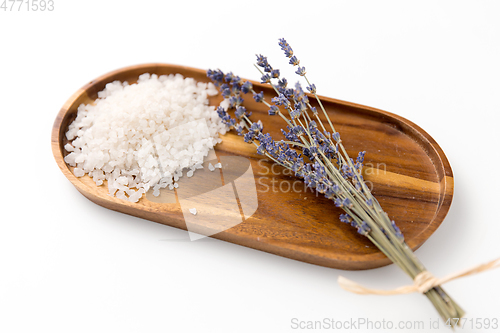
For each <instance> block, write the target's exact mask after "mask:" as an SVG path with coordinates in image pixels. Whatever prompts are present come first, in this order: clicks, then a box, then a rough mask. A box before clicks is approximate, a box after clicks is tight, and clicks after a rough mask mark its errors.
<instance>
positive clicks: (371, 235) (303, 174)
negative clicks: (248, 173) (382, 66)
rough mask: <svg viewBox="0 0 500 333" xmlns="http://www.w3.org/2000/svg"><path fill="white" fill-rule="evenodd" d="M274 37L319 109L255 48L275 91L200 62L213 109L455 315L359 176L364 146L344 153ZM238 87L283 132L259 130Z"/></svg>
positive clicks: (446, 314)
mask: <svg viewBox="0 0 500 333" xmlns="http://www.w3.org/2000/svg"><path fill="white" fill-rule="evenodd" d="M279 45H280V46H281V49H282V50H283V51H284V52H285V55H286V57H288V58H289V63H290V64H291V65H292V66H296V67H297V69H296V72H295V73H296V74H297V75H299V76H300V77H302V78H303V79H304V80H305V82H306V83H307V87H306V89H307V90H308V91H309V92H310V93H311V94H312V96H314V98H315V99H316V101H317V104H318V106H319V109H320V110H319V111H318V110H317V108H316V107H313V106H312V105H311V104H310V101H309V97H308V95H306V93H305V92H304V90H303V89H302V86H301V84H300V83H297V84H296V85H295V87H294V88H291V87H289V86H288V82H287V80H286V79H285V78H283V77H281V76H280V71H279V70H278V69H275V68H273V67H272V66H271V65H270V64H269V62H268V60H267V58H266V57H265V56H262V55H257V64H256V68H257V69H258V70H259V71H260V72H261V75H262V77H261V82H262V83H267V84H269V85H271V87H272V88H273V89H274V90H275V92H276V97H274V98H272V99H271V101H270V102H269V101H266V100H265V98H264V94H263V92H260V93H257V92H256V91H255V90H254V89H253V86H252V84H251V82H249V81H245V82H243V81H242V80H241V79H240V78H239V77H238V76H236V75H234V74H232V73H227V74H224V73H223V72H222V71H221V70H219V69H218V70H208V72H207V76H208V77H209V78H210V79H212V81H213V82H214V84H215V85H216V86H217V87H218V88H219V90H220V91H221V93H222V96H223V97H224V101H223V102H222V103H221V106H219V107H218V109H217V112H218V114H219V117H220V118H221V119H222V120H223V122H224V123H225V124H227V125H228V126H229V127H230V128H233V129H234V130H236V131H237V132H238V134H239V135H241V136H243V139H244V141H245V142H247V143H249V144H253V145H254V146H255V147H256V150H257V152H258V153H259V154H262V155H265V156H266V157H267V158H269V159H270V160H272V161H274V162H275V163H277V164H279V165H281V166H282V167H284V168H287V169H290V170H292V171H293V172H294V173H295V176H297V177H299V178H302V179H303V180H304V182H305V184H306V186H307V187H310V188H312V189H315V190H316V191H317V192H319V193H322V194H324V196H325V197H326V198H328V199H331V200H332V201H333V203H334V204H335V205H336V206H337V207H339V208H341V209H343V210H344V212H345V213H344V214H341V215H340V221H341V222H343V223H348V224H350V225H351V226H353V227H354V228H356V229H357V231H358V232H359V233H360V234H362V235H364V236H365V237H367V238H368V239H369V240H370V241H371V242H372V243H373V244H374V245H375V246H377V248H378V249H380V251H382V252H383V253H384V254H385V255H386V256H387V257H388V258H389V259H390V260H392V261H393V262H394V263H395V264H396V265H398V266H399V267H400V268H401V269H402V270H403V271H404V272H405V273H406V274H408V275H409V276H410V277H411V278H412V280H414V283H416V284H417V289H416V290H418V291H420V292H421V293H424V294H425V295H426V296H427V298H428V299H429V300H430V301H431V302H432V304H433V305H434V307H435V308H436V310H437V311H438V312H439V315H440V316H441V318H443V320H444V321H447V320H449V318H462V317H463V315H464V311H463V310H462V309H461V308H460V307H459V306H458V305H457V304H456V303H455V302H454V301H453V299H451V298H450V297H449V296H448V294H447V293H446V292H445V291H444V290H443V289H442V288H441V286H439V285H436V286H434V285H433V284H432V283H428V282H429V280H430V279H431V278H432V275H431V274H430V273H429V272H428V271H427V270H426V269H425V267H424V266H423V265H422V263H421V262H420V261H419V260H418V259H417V257H416V256H415V254H414V253H413V251H412V250H411V249H410V247H408V245H407V244H406V243H405V240H404V235H403V234H402V233H401V231H400V230H399V228H398V226H397V225H396V224H395V222H394V221H392V220H391V219H390V218H389V216H388V215H387V213H385V212H384V211H383V209H382V207H381V206H380V204H379V202H378V201H377V199H376V198H375V197H374V196H373V195H372V193H371V191H370V189H369V188H368V186H367V184H366V183H365V181H364V179H363V176H362V168H363V161H364V156H365V152H364V151H362V152H360V153H359V154H358V156H357V157H356V160H354V159H352V158H351V157H349V155H348V154H347V152H346V150H345V148H344V145H343V144H342V140H341V138H340V134H339V133H338V132H337V131H336V130H335V127H334V126H333V124H332V122H331V120H330V118H329V117H328V114H327V112H326V110H325V108H324V107H323V105H322V103H321V100H320V99H319V98H318V95H317V94H316V86H315V85H314V84H311V83H310V82H309V80H308V78H307V75H306V69H305V67H303V66H300V61H299V59H298V58H297V57H296V56H295V55H294V53H293V50H292V48H291V47H290V45H289V44H288V43H287V42H286V40H285V39H280V40H279ZM245 94H252V95H253V98H254V99H255V100H256V101H257V102H261V103H264V104H265V105H266V106H267V107H268V108H269V115H271V116H278V117H280V118H282V120H283V122H284V125H285V126H286V129H282V133H283V135H284V136H285V138H286V140H279V141H276V140H274V139H273V138H272V137H271V135H270V134H269V133H264V132H263V124H262V122H261V121H260V120H259V121H257V122H254V121H252V120H251V119H250V116H251V112H250V111H249V110H247V109H246V108H245V107H244V106H243V102H244V98H243V96H244V95H245ZM230 109H233V110H234V117H232V116H231V115H230V114H229V112H228V111H229V110H230ZM319 112H322V113H323V115H324V116H325V118H326V122H327V124H325V123H324V122H323V121H322V120H321V119H320V117H319Z"/></svg>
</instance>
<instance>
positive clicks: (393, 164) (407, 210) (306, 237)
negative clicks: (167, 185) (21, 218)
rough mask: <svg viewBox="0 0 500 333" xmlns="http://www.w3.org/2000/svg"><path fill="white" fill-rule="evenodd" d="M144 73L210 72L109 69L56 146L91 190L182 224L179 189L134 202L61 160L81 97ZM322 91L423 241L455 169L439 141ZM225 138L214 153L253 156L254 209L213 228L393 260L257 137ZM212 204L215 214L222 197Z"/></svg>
mask: <svg viewBox="0 0 500 333" xmlns="http://www.w3.org/2000/svg"><path fill="white" fill-rule="evenodd" d="M143 73H151V74H153V73H155V74H158V75H162V74H171V73H180V74H182V75H184V76H185V77H192V78H194V79H195V80H197V81H202V82H209V80H208V79H207V77H206V74H205V73H206V72H205V70H200V69H194V68H189V67H183V66H176V65H169V64H144V65H138V66H131V67H127V68H123V69H120V70H117V71H114V72H111V73H108V74H106V75H103V76H101V77H99V78H97V79H96V80H94V81H91V82H90V83H88V84H87V85H85V86H84V87H83V88H81V89H80V90H78V91H77V92H76V93H75V94H74V95H73V96H72V97H71V98H70V99H69V100H68V101H67V102H66V103H65V104H64V106H63V107H62V109H61V111H60V112H59V114H58V115H57V118H56V120H55V122H54V126H53V130H52V151H53V154H54V157H55V160H56V162H57V164H58V166H59V168H60V169H61V171H62V172H63V173H64V175H65V176H66V177H67V178H68V179H69V180H70V181H71V183H73V185H74V186H75V187H76V188H77V189H78V191H80V192H81V193H82V194H83V195H84V196H85V197H87V198H88V199H89V200H91V201H93V202H95V203H97V204H98V205H101V206H103V207H106V208H109V209H112V210H115V211H118V212H122V213H125V214H130V215H134V216H137V217H141V218H144V219H147V220H151V221H154V222H158V223H162V224H165V225H169V226H173V227H176V228H181V229H185V230H186V222H185V219H184V214H183V208H182V207H181V205H180V200H182V199H181V198H180V197H179V193H178V192H179V191H175V192H174V191H172V192H171V193H172V194H171V196H172V198H170V202H169V200H168V199H165V200H163V201H158V200H155V199H154V198H152V196H151V195H148V194H147V195H146V196H145V197H143V198H142V199H141V200H140V201H139V202H138V203H130V202H127V201H124V200H120V199H117V198H115V197H111V196H109V195H108V191H107V186H100V187H98V186H96V185H95V183H94V182H93V181H92V179H91V178H89V177H88V176H85V177H81V178H77V177H75V176H74V175H73V173H72V171H71V167H69V166H68V165H66V163H65V162H64V160H63V158H64V156H65V155H66V154H67V153H66V152H65V150H64V149H63V146H64V144H66V143H67V142H68V141H67V140H66V137H65V133H66V131H67V128H68V125H69V124H70V123H71V122H72V121H73V119H74V118H75V117H76V112H77V108H78V106H79V105H80V104H81V103H91V102H92V101H94V100H95V99H96V98H97V93H98V92H99V91H101V90H102V89H104V87H105V85H106V83H108V82H112V81H114V80H120V81H128V82H129V83H133V82H135V81H136V80H137V78H138V76H139V75H141V74H143ZM252 83H253V84H254V89H255V90H256V91H261V90H262V91H264V94H265V96H266V99H267V98H269V99H270V98H271V97H273V96H274V93H273V91H271V89H270V88H268V87H267V86H265V85H261V84H260V83H257V82H253V81H252ZM249 97H250V96H249ZM321 100H322V102H323V104H324V106H325V108H326V109H327V111H328V114H329V116H330V118H331V119H332V121H333V123H334V125H335V126H336V129H337V131H338V132H340V134H341V137H342V140H343V142H344V145H345V147H346V149H347V150H348V153H349V155H351V156H354V157H355V156H356V155H357V153H358V151H360V150H366V152H367V153H366V157H365V165H366V167H365V169H364V176H365V179H366V180H367V181H368V182H369V184H370V186H373V194H374V195H375V197H376V198H377V199H378V200H379V201H380V204H381V205H382V207H383V208H384V210H385V211H386V212H387V213H388V214H389V216H390V218H391V219H393V220H395V221H396V223H397V224H398V226H399V227H400V229H401V231H402V232H403V233H404V235H405V238H406V241H407V243H408V244H409V246H411V247H412V248H413V249H417V248H418V247H419V246H420V245H422V243H423V242H425V241H426V240H427V239H428V238H429V236H430V235H431V234H432V233H433V232H434V231H435V230H436V229H437V228H438V226H439V225H440V224H441V222H442V221H443V219H444V217H445V216H446V214H447V212H448V209H449V207H450V205H451V200H452V196H453V174H452V170H451V167H450V165H449V163H448V160H447V159H446V156H445V155H444V153H443V151H442V150H441V148H440V147H439V146H438V144H437V143H436V142H435V141H434V140H433V139H432V138H431V137H430V136H429V135H428V134H427V133H426V132H425V131H423V130H422V129H421V128H420V127H418V126H417V125H415V124H413V123H412V122H410V121H408V120H406V119H404V118H402V117H399V116H397V115H394V114H392V113H389V112H385V111H381V110H378V109H374V108H371V107H367V106H362V105H358V104H354V103H349V102H344V101H340V100H336V99H332V98H327V97H321ZM220 101H221V97H220V96H215V97H213V98H211V99H210V103H211V104H212V105H218V103H219V102H220ZM245 106H246V108H247V109H249V110H251V111H252V112H253V115H252V119H254V120H256V119H261V120H262V122H263V123H264V130H265V132H269V133H271V134H272V135H273V136H276V137H278V138H281V137H282V136H281V132H280V128H282V127H283V125H284V124H283V121H282V120H281V119H280V118H279V117H271V116H268V115H267V107H265V105H263V104H261V103H256V102H254V101H253V99H252V98H247V101H246V102H245ZM222 139H223V142H222V143H221V144H219V145H217V147H216V149H215V151H216V155H217V157H216V158H217V159H218V161H223V160H224V159H227V158H229V157H231V156H240V157H243V158H245V159H246V160H249V161H250V162H249V165H251V170H252V171H253V175H254V180H255V188H256V193H257V201H258V208H257V210H256V211H255V213H253V214H252V215H251V216H245V214H244V209H243V207H241V202H240V203H238V205H239V208H240V213H241V216H242V219H243V221H242V222H241V223H240V224H237V225H235V226H233V227H232V228H229V229H227V230H223V231H221V232H219V233H216V234H214V235H212V236H211V237H213V238H217V239H221V240H225V241H228V242H232V243H235V244H239V245H243V246H247V247H250V248H254V249H258V250H262V251H266V252H269V253H273V254H277V255H280V256H283V257H287V258H292V259H296V260H300V261H303V262H307V263H312V264H316V265H321V266H327V267H333V268H339V269H346V270H357V269H370V268H376V267H381V266H384V265H387V264H389V263H390V261H389V260H388V259H387V258H386V257H385V256H384V255H383V254H382V253H381V252H380V251H378V249H376V248H375V247H374V246H373V245H372V244H371V243H370V242H369V241H368V240H367V239H366V238H364V237H363V236H361V235H359V234H357V232H356V230H355V229H354V228H352V227H350V226H348V225H346V224H343V223H341V222H340V221H339V220H338V216H339V214H341V213H342V211H341V210H340V209H339V208H336V207H335V206H334V205H333V202H332V201H331V200H327V199H325V198H324V197H322V196H321V195H316V194H315V193H313V192H312V191H311V190H305V189H304V186H303V183H302V182H301V181H299V180H298V179H297V178H295V177H294V176H293V175H290V174H288V173H287V172H286V170H283V169H282V168H281V167H279V166H276V165H273V164H272V163H270V162H269V161H266V160H265V159H262V156H261V155H258V154H257V153H256V152H255V149H254V146H253V145H249V144H246V143H244V142H243V140H242V138H241V137H238V136H237V135H235V134H234V133H233V132H229V133H228V134H226V135H224V136H223V137H222ZM215 162H217V160H215ZM222 171H224V172H226V173H225V174H223V173H221V178H222V182H223V183H224V179H225V178H227V177H230V176H228V172H229V171H228V170H222ZM194 179H195V178H194V177H193V181H195V180H194ZM186 181H187V180H186ZM226 182H227V179H226ZM180 188H181V187H180ZM162 193H163V192H162ZM162 195H163V194H162ZM166 195H168V194H166ZM208 206H211V207H212V211H211V213H213V214H214V216H217V214H218V212H217V205H208Z"/></svg>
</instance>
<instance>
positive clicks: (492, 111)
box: [0, 0, 500, 333]
mask: <svg viewBox="0 0 500 333" xmlns="http://www.w3.org/2000/svg"><path fill="white" fill-rule="evenodd" d="M2 1H3V0H1V1H0V2H2ZM279 3H280V4H278V1H275V2H273V1H267V2H265V3H263V4H259V3H254V2H247V3H245V4H243V3H241V4H240V2H237V1H204V2H201V1H199V2H193V1H95V0H92V1H67V0H64V1H63V0H54V7H55V8H54V11H52V12H47V11H45V12H40V11H39V12H27V11H26V10H25V9H22V10H21V11H19V12H18V11H17V10H16V9H15V10H14V11H13V12H10V11H6V12H5V11H3V10H0V33H1V35H0V45H1V46H0V50H1V51H0V60H1V61H0V110H1V112H2V119H3V120H2V122H1V124H2V130H1V131H0V135H1V145H2V153H1V164H0V167H1V185H2V201H1V202H2V203H1V205H2V217H1V222H0V331H1V332H9V333H10V332H32V333H34V332H52V333H55V332H294V331H300V330H298V329H293V328H292V319H293V318H297V320H298V321H310V320H312V321H317V320H319V321H321V320H323V319H324V318H333V319H335V320H341V321H345V320H347V321H349V320H350V319H351V318H354V319H356V318H359V317H362V318H367V319H369V320H372V321H382V320H385V321H392V322H393V323H394V324H395V325H397V323H398V322H399V321H410V322H413V321H420V320H422V321H424V323H425V325H426V326H425V327H426V328H428V325H429V321H430V320H432V321H435V320H437V313H436V312H435V310H434V308H433V307H432V306H431V304H430V302H429V301H428V300H427V299H426V298H425V297H423V296H421V295H418V294H412V295H405V296H392V297H389V296H360V295H355V294H350V293H347V292H346V291H343V290H342V289H341V288H340V287H339V286H338V285H337V283H336V279H337V277H338V276H339V275H343V276H345V277H348V278H351V279H354V280H356V281H358V282H361V283H363V284H365V285H368V286H372V287H379V288H387V289H389V288H395V287H398V286H401V285H406V284H408V283H410V282H411V281H409V279H408V278H407V276H405V275H404V274H403V273H402V272H401V271H400V270H399V269H398V268H397V267H395V266H393V265H392V266H389V267H384V268H380V269H375V270H370V271H358V272H346V271H341V270H335V269H329V268H324V267H318V266H314V265H310V264H305V263H301V262H297V261H293V260H289V259H284V258H281V257H278V256H274V255H271V254H267V253H263V252H259V251H256V250H251V249H247V248H244V247H240V246H237V245H233V244H229V243H225V242H222V241H218V240H214V239H205V240H202V241H197V242H190V241H189V240H188V235H187V233H186V232H185V231H182V230H178V229H174V228H171V227H167V226H163V225H159V224H155V223H152V222H148V221H145V220H142V219H138V218H135V217H131V216H127V215H124V214H120V213H116V212H113V211H110V210H107V209H104V208H101V207H99V206H97V205H95V204H93V203H92V202H90V201H88V200H87V199H85V198H84V197H83V196H82V195H80V194H79V193H78V192H77V190H76V189H75V188H74V187H73V186H72V185H71V184H70V182H69V181H68V180H67V179H66V178H65V177H64V176H63V174H62V173H61V171H60V170H59V168H58V167H57V165H56V163H55V162H54V159H53V156H52V152H51V149H50V133H51V127H52V123H53V121H54V119H55V117H56V115H57V113H58V111H59V109H60V108H61V106H62V105H63V103H64V102H65V101H66V100H67V99H68V98H69V97H70V96H71V95H72V94H73V93H74V92H75V91H76V90H77V89H79V88H80V87H81V86H83V85H84V84H86V83H87V82H89V81H90V80H92V79H94V78H96V77H98V76H100V75H102V74H104V73H107V72H109V71H111V70H114V69H117V68H120V67H124V66H129V65H135V64H140V63H148V62H164V63H172V64H179V65H187V66H191V67H197V68H203V69H207V68H217V67H220V68H221V69H223V70H225V71H229V70H232V71H234V72H236V73H238V74H239V75H240V76H242V77H244V78H252V79H255V80H258V78H259V75H258V73H257V72H256V71H255V69H254V67H253V65H252V64H253V62H254V55H255V53H263V54H266V55H268V56H269V58H270V61H272V63H274V64H276V67H279V68H283V67H285V58H284V57H283V55H282V52H281V50H280V49H279V46H278V45H277V41H278V38H280V37H285V38H287V40H288V41H289V42H290V44H291V46H292V47H293V49H294V51H295V53H296V54H297V55H298V56H299V58H300V59H301V60H302V63H301V64H303V65H304V66H306V68H307V70H308V73H309V74H308V75H309V77H310V78H311V79H312V81H313V82H314V83H315V84H316V86H317V87H318V90H319V93H320V94H322V95H325V96H330V97H335V98H338V99H343V100H347V101H351V102H356V103H360V104H364V105H369V106H373V107H376V108H380V109H383V110H387V111H390V112H393V113H396V114H398V115H401V116H403V117H406V118H408V119H410V120H411V121H413V122H415V123H416V124H418V125H419V126H421V127H422V128H424V129H425V130H426V131H427V132H428V133H429V134H430V135H431V136H433V137H434V138H435V139H436V141H437V142H438V143H439V144H440V146H441V147H442V148H443V150H444V151H445V153H446V154H447V157H448V158H449V160H450V163H451V165H452V167H453V171H454V176H455V185H456V187H455V196H454V201H453V205H452V207H451V209H450V212H449V214H448V216H447V217H446V219H445V221H444V222H443V224H442V225H441V227H440V228H439V229H438V230H437V231H436V232H435V233H434V235H433V236H432V237H431V238H430V239H429V240H428V241H427V242H426V243H425V244H424V245H423V246H422V248H421V249H419V250H418V251H417V254H418V256H419V257H420V259H421V260H422V261H423V262H424V263H425V265H426V266H427V268H428V269H429V270H430V271H432V272H433V273H434V274H435V275H436V276H443V275H445V274H448V273H452V272H454V271H457V270H461V269H464V268H467V267H469V266H471V265H475V264H479V263H481V262H486V261H488V260H492V259H494V258H496V257H499V256H500V246H499V234H500V233H499V232H500V226H499V218H498V213H497V211H498V206H499V195H498V191H499V190H498V189H499V185H500V182H499V181H498V179H497V177H496V174H497V170H496V168H497V167H498V165H499V162H500V155H499V152H498V143H499V139H498V119H499V117H498V114H499V112H500V98H499V92H500V61H499V60H500V43H499V42H500V20H499V19H498V17H499V14H500V2H498V1H477V0H475V1H309V2H306V1H287V2H285V1H280V2H279ZM9 6H10V5H9ZM16 7H17V5H16ZM285 74H286V72H285ZM289 79H290V77H289ZM499 277H500V271H490V272H487V273H483V274H481V275H477V276H474V277H468V278H464V279H461V280H457V281H454V282H450V283H449V284H447V285H446V288H445V289H446V290H447V291H448V292H449V293H450V295H452V296H453V297H454V298H455V300H456V301H457V302H458V303H459V304H460V305H462V307H463V308H464V309H465V310H466V311H467V315H466V316H467V318H469V319H471V318H474V319H477V318H498V319H500V311H499V310H500V306H499V303H498V298H499V296H500V285H499V284H498V280H499ZM410 324H411V323H410ZM308 331H312V330H308ZM320 331H321V330H320ZM323 331H329V330H326V329H325V330H323ZM352 331H359V332H362V331H365V330H364V329H358V330H352ZM409 331H411V330H409ZM414 331H416V332H423V331H424V330H414ZM425 331H428V330H425ZM433 331H436V332H438V331H442V332H447V331H448V330H447V329H445V328H443V324H441V329H436V330H433ZM462 331H470V330H462ZM475 331H481V330H475Z"/></svg>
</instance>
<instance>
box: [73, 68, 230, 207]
mask: <svg viewBox="0 0 500 333" xmlns="http://www.w3.org/2000/svg"><path fill="white" fill-rule="evenodd" d="M216 94H217V90H216V88H215V86H214V85H213V84H211V83H209V84H206V83H201V82H198V83H197V82H196V81H194V79H192V78H184V77H183V76H182V75H180V74H176V75H168V76H166V75H162V76H160V77H158V76H157V75H155V74H153V75H150V74H143V75H141V76H140V77H139V80H138V82H137V83H136V84H132V85H129V84H128V83H127V82H123V83H122V82H119V81H115V82H112V83H108V84H107V85H106V88H105V89H104V90H103V91H101V92H99V93H98V97H99V98H98V99H97V100H96V101H95V103H93V104H88V105H84V104H82V105H80V106H79V108H78V114H77V117H76V119H75V120H74V121H73V123H71V125H70V126H69V128H68V132H67V133H66V137H67V139H68V140H70V141H71V143H68V144H66V145H65V146H64V148H65V149H66V151H68V152H69V154H68V155H67V156H66V157H65V158H64V160H65V161H66V163H68V164H69V165H70V166H73V167H75V168H74V170H73V172H74V174H75V176H77V177H82V176H84V175H85V174H88V175H89V176H90V177H92V178H93V180H94V181H95V182H96V184H97V185H102V184H103V182H104V181H105V180H106V181H107V184H108V189H109V194H110V195H115V196H116V197H117V198H120V199H125V200H129V201H132V202H137V201H138V200H139V199H140V198H141V197H142V195H143V194H144V193H145V192H147V191H148V190H149V189H150V188H153V190H154V194H155V195H158V194H159V190H160V188H166V187H167V186H168V187H169V188H170V189H173V188H177V187H178V184H177V183H175V182H176V181H177V180H178V179H179V178H180V177H182V175H183V172H182V170H183V169H184V168H186V169H189V171H188V177H191V176H192V175H193V172H194V171H195V170H196V169H199V168H200V167H201V164H202V163H203V158H204V157H205V156H207V155H208V152H209V150H210V149H213V147H214V146H215V145H216V144H217V143H219V142H221V139H220V138H219V133H220V134H224V133H225V132H226V131H227V127H226V125H224V124H223V123H222V122H221V120H220V118H219V116H218V114H217V112H216V111H215V108H214V107H213V106H209V105H208V96H213V95H216Z"/></svg>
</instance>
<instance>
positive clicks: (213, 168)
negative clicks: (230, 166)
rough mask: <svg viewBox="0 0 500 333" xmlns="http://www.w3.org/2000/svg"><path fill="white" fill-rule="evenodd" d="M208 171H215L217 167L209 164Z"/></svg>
mask: <svg viewBox="0 0 500 333" xmlns="http://www.w3.org/2000/svg"><path fill="white" fill-rule="evenodd" d="M208 170H210V171H214V170H215V167H214V166H213V165H212V163H208Z"/></svg>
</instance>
